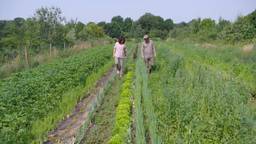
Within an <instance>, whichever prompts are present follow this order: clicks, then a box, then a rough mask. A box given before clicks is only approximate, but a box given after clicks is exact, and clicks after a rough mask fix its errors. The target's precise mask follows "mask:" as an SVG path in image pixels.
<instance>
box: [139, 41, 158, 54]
mask: <svg viewBox="0 0 256 144" xmlns="http://www.w3.org/2000/svg"><path fill="white" fill-rule="evenodd" d="M155 54H156V51H155V45H154V43H153V41H152V40H150V41H149V43H146V42H145V41H144V42H143V43H142V46H141V55H142V57H144V58H153V57H154V56H155Z"/></svg>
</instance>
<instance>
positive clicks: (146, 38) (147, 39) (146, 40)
mask: <svg viewBox="0 0 256 144" xmlns="http://www.w3.org/2000/svg"><path fill="white" fill-rule="evenodd" d="M143 39H144V41H145V42H146V43H149V36H148V35H144V37H143Z"/></svg>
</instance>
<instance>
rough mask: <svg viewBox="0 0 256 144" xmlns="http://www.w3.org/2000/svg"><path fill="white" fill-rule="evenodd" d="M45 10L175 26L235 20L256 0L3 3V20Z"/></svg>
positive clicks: (24, 0)
mask: <svg viewBox="0 0 256 144" xmlns="http://www.w3.org/2000/svg"><path fill="white" fill-rule="evenodd" d="M42 6H48V7H50V6H55V7H59V8H61V10H62V11H63V16H65V17H66V18H67V19H71V18H72V19H76V18H77V19H78V20H79V21H82V22H85V23H87V22H89V21H93V22H99V21H110V20H111V18H112V17H113V16H116V15H121V16H122V17H131V18H133V19H135V20H136V19H138V18H139V17H140V16H141V15H143V14H144V13H145V12H150V13H152V14H154V15H159V16H161V17H163V18H171V19H173V20H174V22H181V21H186V22H188V21H190V20H191V19H193V18H198V17H201V18H213V19H215V20H218V19H219V17H222V18H224V19H228V20H232V21H233V20H235V19H236V18H237V16H239V15H246V14H248V13H250V12H252V11H253V10H255V9H256V0H123V1H121V0H90V1H89V0H0V19H1V20H3V19H4V20H10V19H14V18H15V17H24V18H27V17H31V16H33V14H34V12H35V10H36V9H38V8H40V7H42Z"/></svg>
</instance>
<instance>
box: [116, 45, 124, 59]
mask: <svg viewBox="0 0 256 144" xmlns="http://www.w3.org/2000/svg"><path fill="white" fill-rule="evenodd" d="M114 49H115V54H114V56H115V57H117V58H124V57H125V51H126V46H125V44H120V43H118V42H117V43H115V46H114Z"/></svg>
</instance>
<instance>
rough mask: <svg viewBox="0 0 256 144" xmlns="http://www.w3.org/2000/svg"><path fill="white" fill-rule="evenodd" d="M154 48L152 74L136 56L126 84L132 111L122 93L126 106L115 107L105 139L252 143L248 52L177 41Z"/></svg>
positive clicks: (254, 128)
mask: <svg viewBox="0 0 256 144" xmlns="http://www.w3.org/2000/svg"><path fill="white" fill-rule="evenodd" d="M157 48H158V49H157V60H156V65H155V67H154V70H153V73H152V74H150V75H148V74H147V73H146V68H145V66H144V63H143V61H142V59H141V58H139V57H138V59H137V60H136V69H135V76H134V77H135V79H134V80H133V82H129V84H127V85H130V83H133V84H134V87H133V93H132V95H133V97H134V98H133V99H132V101H133V102H132V103H133V107H132V109H133V110H132V111H131V110H129V108H130V107H131V105H130V103H129V100H128V98H127V105H126V106H127V107H124V108H123V107H122V108H120V107H121V106H118V107H117V109H116V111H117V115H116V123H115V129H114V131H113V136H112V138H111V139H110V141H109V143H138V144H143V143H153V144H158V143H166V144H169V143H246V144H250V143H251V144H252V143H255V142H256V137H255V135H256V106H255V100H254V98H253V95H254V93H255V91H254V90H255V89H254V88H255V87H254V86H255V81H256V80H255V74H256V73H255V59H254V56H255V54H254V53H251V54H243V53H241V51H239V49H237V48H233V47H226V48H225V47H220V48H215V49H205V48H202V47H199V46H196V45H194V44H191V43H190V44H189V43H181V42H173V43H170V42H168V43H166V42H162V43H157ZM138 55H140V54H138ZM125 79H126V78H125ZM125 83H126V82H125V81H124V85H126V84H125ZM122 91H123V90H121V92H120V93H121V99H122V95H123V94H122ZM129 95H131V94H129ZM130 97H131V96H130ZM120 103H122V100H120ZM120 103H119V104H120ZM124 109H125V110H124ZM118 111H122V113H121V114H120V113H119V112H118ZM131 112H132V113H131ZM131 116H133V117H131ZM125 118H126V119H125ZM123 123H125V124H123ZM130 133H132V134H130Z"/></svg>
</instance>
